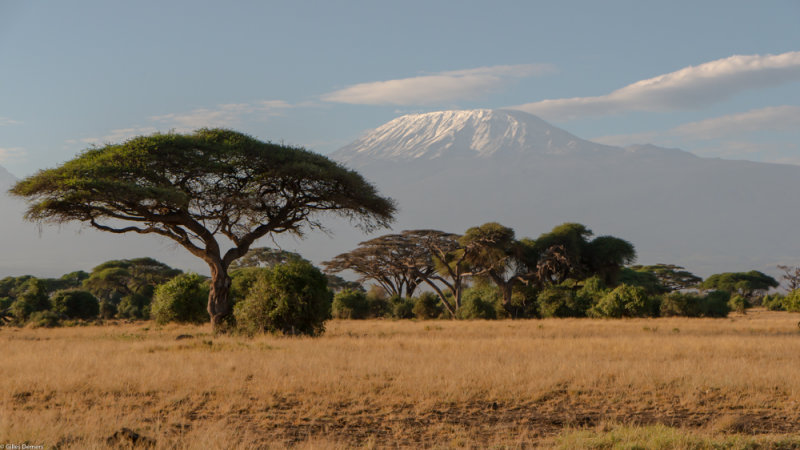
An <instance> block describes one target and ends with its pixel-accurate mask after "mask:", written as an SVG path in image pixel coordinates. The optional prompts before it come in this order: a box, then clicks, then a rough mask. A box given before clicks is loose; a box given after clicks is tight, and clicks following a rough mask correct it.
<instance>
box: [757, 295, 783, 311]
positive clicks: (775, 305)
mask: <svg viewBox="0 0 800 450" xmlns="http://www.w3.org/2000/svg"><path fill="white" fill-rule="evenodd" d="M785 298H786V296H785V295H781V294H771V295H765V296H764V298H763V299H762V301H761V304H762V305H763V306H764V308H767V309H768V310H769V311H784V307H783V303H784V300H785Z"/></svg>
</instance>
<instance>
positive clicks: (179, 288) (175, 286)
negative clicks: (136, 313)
mask: <svg viewBox="0 0 800 450" xmlns="http://www.w3.org/2000/svg"><path fill="white" fill-rule="evenodd" d="M208 291H209V287H208V281H207V280H206V279H205V278H203V277H201V276H200V275H198V274H196V273H187V274H183V275H178V276H177V277H175V278H173V279H171V280H169V281H167V282H166V283H164V284H161V285H159V286H158V287H156V292H155V294H154V295H153V303H152V305H151V308H150V315H151V317H152V318H153V319H155V321H156V323H160V324H165V323H169V322H179V323H205V322H208V321H209V317H208V311H207V309H206V308H207V305H208Z"/></svg>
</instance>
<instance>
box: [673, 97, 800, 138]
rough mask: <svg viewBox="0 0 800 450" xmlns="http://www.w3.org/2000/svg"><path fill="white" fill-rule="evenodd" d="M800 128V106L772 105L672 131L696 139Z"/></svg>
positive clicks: (688, 124)
mask: <svg viewBox="0 0 800 450" xmlns="http://www.w3.org/2000/svg"><path fill="white" fill-rule="evenodd" d="M794 130H800V106H789V105H785V106H771V107H767V108H761V109H754V110H751V111H747V112H744V113H739V114H729V115H727V116H721V117H714V118H711V119H706V120H701V121H698V122H691V123H687V124H683V125H680V126H678V127H675V128H673V129H672V130H670V131H669V133H670V134H673V135H679V136H684V137H688V138H693V139H717V138H721V137H725V136H729V135H733V134H742V133H750V132H755V131H794Z"/></svg>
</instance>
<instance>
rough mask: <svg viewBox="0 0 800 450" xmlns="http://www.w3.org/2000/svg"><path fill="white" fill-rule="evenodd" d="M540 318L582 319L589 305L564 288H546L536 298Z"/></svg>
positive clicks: (583, 299) (569, 289)
mask: <svg viewBox="0 0 800 450" xmlns="http://www.w3.org/2000/svg"><path fill="white" fill-rule="evenodd" d="M536 302H537V303H538V310H539V315H540V316H541V317H584V316H585V315H586V310H587V309H588V308H589V306H590V305H591V304H590V303H589V302H588V301H587V299H586V298H584V297H578V296H577V295H576V294H575V291H574V290H573V289H571V288H568V287H565V286H548V287H546V288H544V289H543V290H542V292H540V293H539V296H538V297H536Z"/></svg>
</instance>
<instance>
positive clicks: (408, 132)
mask: <svg viewBox="0 0 800 450" xmlns="http://www.w3.org/2000/svg"><path fill="white" fill-rule="evenodd" d="M620 150H621V149H619V148H616V147H609V146H605V145H600V144H596V143H594V142H589V141H586V140H583V139H581V138H579V137H577V136H574V135H572V134H570V133H568V132H566V131H564V130H562V129H560V128H557V127H554V126H552V125H550V124H549V123H547V122H545V121H544V120H542V119H540V118H538V117H536V116H534V115H531V114H528V113H525V112H522V111H512V110H490V109H476V110H467V111H439V112H432V113H425V114H410V115H406V116H402V117H398V118H397V119H394V120H392V121H390V122H388V123H386V124H384V125H381V126H380V127H378V128H376V129H374V130H372V131H370V132H369V133H367V134H365V135H364V136H362V137H361V138H359V139H358V140H356V141H355V142H353V143H351V144H349V145H347V146H345V147H343V148H341V149H339V150H338V151H337V152H336V153H334V154H333V156H334V158H336V159H337V160H339V161H342V162H345V163H350V162H356V161H358V160H363V159H365V158H366V159H371V160H376V159H381V160H393V161H401V160H412V159H418V160H430V159H436V158H442V157H452V156H474V157H480V158H488V157H492V156H494V155H497V154H501V153H502V154H515V155H532V154H537V155H553V154H589V153H597V152H618V151H620Z"/></svg>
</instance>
